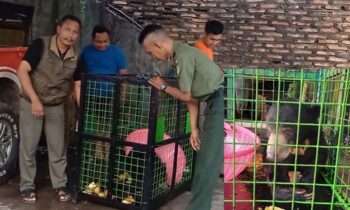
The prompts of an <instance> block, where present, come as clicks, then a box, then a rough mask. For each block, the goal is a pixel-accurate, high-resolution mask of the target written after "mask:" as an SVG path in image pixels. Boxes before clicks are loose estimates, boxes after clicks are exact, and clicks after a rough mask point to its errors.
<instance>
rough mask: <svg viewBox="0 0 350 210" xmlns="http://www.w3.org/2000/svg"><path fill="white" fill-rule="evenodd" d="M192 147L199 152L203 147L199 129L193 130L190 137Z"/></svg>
mask: <svg viewBox="0 0 350 210" xmlns="http://www.w3.org/2000/svg"><path fill="white" fill-rule="evenodd" d="M190 142H191V146H192V148H193V149H194V150H195V151H198V150H199V149H200V146H201V140H200V139H199V131H198V129H192V131H191V136H190Z"/></svg>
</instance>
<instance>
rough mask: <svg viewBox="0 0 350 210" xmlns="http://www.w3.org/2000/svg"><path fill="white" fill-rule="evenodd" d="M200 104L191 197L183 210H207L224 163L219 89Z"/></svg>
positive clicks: (222, 120) (222, 121) (222, 104)
mask: <svg viewBox="0 0 350 210" xmlns="http://www.w3.org/2000/svg"><path fill="white" fill-rule="evenodd" d="M200 106H202V107H200V108H199V110H200V111H199V116H198V117H199V119H198V128H199V131H200V140H201V146H200V150H199V151H198V152H197V154H196V160H195V168H194V175H193V181H192V200H191V201H190V203H189V204H188V206H187V208H186V209H187V210H210V208H211V199H212V195H213V192H214V188H215V186H216V184H217V181H218V179H219V175H220V171H221V168H222V164H223V162H224V95H223V90H222V89H220V90H217V91H216V92H215V93H213V95H212V96H210V97H209V99H207V100H206V101H205V102H201V103H200ZM222 202H224V200H222Z"/></svg>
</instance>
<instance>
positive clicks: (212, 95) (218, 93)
mask: <svg viewBox="0 0 350 210" xmlns="http://www.w3.org/2000/svg"><path fill="white" fill-rule="evenodd" d="M223 90H224V88H219V89H217V90H215V92H214V93H212V94H210V96H209V97H208V98H207V99H205V100H204V101H206V102H208V101H211V100H213V99H215V98H217V97H218V96H220V95H221V94H223Z"/></svg>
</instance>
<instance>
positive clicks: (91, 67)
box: [74, 25, 127, 159]
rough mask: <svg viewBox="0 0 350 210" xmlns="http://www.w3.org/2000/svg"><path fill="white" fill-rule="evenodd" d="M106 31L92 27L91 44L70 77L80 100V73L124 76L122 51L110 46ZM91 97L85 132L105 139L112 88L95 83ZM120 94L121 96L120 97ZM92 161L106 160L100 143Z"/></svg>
mask: <svg viewBox="0 0 350 210" xmlns="http://www.w3.org/2000/svg"><path fill="white" fill-rule="evenodd" d="M109 35H110V33H109V30H108V29H107V28H106V27H105V26H103V25H96V26H95V27H94V29H93V31H92V44H90V45H88V46H86V47H85V48H84V49H83V52H82V54H81V56H80V60H79V62H78V67H77V73H76V74H75V75H74V80H75V81H76V83H75V84H76V87H75V88H76V95H77V99H78V104H79V99H80V86H81V79H80V73H82V72H85V73H87V74H89V75H113V76H115V75H118V74H119V75H123V74H127V69H126V68H127V63H126V59H125V55H124V53H123V51H122V50H121V49H120V48H119V47H117V46H116V45H113V44H110V38H109ZM94 89H95V91H94V92H93V93H91V94H93V96H94V97H91V98H90V103H91V105H92V107H93V108H92V110H91V114H90V115H91V116H92V118H91V121H93V122H94V123H92V125H91V126H90V127H89V128H88V132H91V133H94V134H96V133H97V134H99V135H102V136H104V137H108V136H109V134H110V133H111V130H110V125H111V124H112V115H111V114H112V103H113V94H112V93H113V85H112V83H111V82H107V81H103V80H97V81H96V86H95V87H94ZM123 94H124V93H123V91H122V95H123ZM95 150H96V154H95V155H96V157H98V158H102V159H107V158H108V153H109V149H108V145H107V144H105V143H104V142H101V141H97V142H96V149H95Z"/></svg>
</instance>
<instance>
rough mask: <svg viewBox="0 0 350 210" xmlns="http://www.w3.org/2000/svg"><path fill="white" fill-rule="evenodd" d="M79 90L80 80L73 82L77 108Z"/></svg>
mask: <svg viewBox="0 0 350 210" xmlns="http://www.w3.org/2000/svg"><path fill="white" fill-rule="evenodd" d="M80 90H81V80H77V81H75V82H74V92H75V98H76V100H77V104H78V107H79V106H80Z"/></svg>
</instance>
